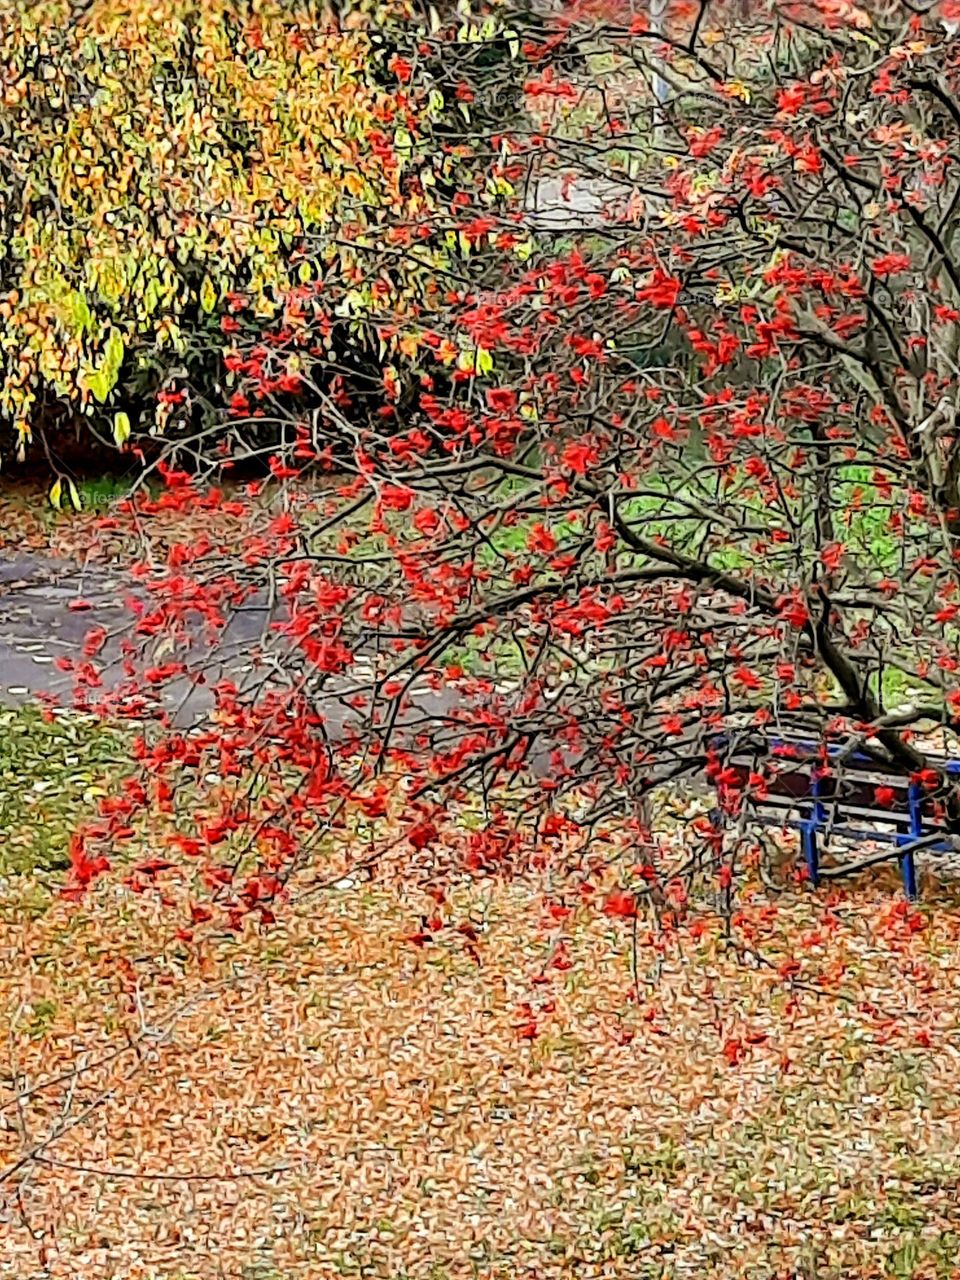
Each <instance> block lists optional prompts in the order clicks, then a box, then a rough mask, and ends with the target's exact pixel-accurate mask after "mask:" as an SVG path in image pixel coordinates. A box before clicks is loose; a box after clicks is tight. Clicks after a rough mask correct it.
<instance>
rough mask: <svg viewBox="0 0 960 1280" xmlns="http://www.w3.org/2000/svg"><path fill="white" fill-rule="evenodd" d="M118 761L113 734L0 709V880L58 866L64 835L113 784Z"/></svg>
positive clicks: (66, 719)
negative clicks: (7, 876) (0, 878)
mask: <svg viewBox="0 0 960 1280" xmlns="http://www.w3.org/2000/svg"><path fill="white" fill-rule="evenodd" d="M125 759H126V760H129V752H127V751H126V750H125V748H124V744H123V741H122V739H121V738H120V736H119V735H118V734H117V733H116V732H114V731H112V730H109V729H107V728H105V727H104V726H102V725H99V724H96V723H94V722H93V721H91V720H89V719H87V718H83V717H80V716H75V715H63V716H57V717H56V718H55V719H54V720H53V721H52V722H51V721H47V720H45V719H44V717H43V714H42V713H41V712H40V711H39V710H38V709H37V708H36V707H21V708H18V709H11V708H8V709H4V710H2V711H0V832H2V835H3V838H2V840H0V874H7V875H9V874H16V873H23V872H30V871H36V870H42V871H57V870H61V869H63V868H64V867H66V866H67V865H68V849H69V843H70V836H71V833H72V832H73V831H75V830H76V828H77V825H78V824H79V823H81V822H82V821H83V820H84V818H86V817H88V816H91V815H92V814H93V813H95V811H96V807H97V802H98V800H99V799H100V797H101V796H103V795H106V794H107V791H108V789H109V788H113V787H115V786H116V782H117V777H118V769H122V767H123V762H124V760H125Z"/></svg>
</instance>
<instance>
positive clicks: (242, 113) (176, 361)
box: [0, 0, 444, 453]
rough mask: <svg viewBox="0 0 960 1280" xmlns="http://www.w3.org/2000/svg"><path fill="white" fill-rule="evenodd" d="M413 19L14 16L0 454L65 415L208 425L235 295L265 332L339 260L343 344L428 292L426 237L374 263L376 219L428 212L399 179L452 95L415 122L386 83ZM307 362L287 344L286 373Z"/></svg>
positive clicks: (4, 39)
mask: <svg viewBox="0 0 960 1280" xmlns="http://www.w3.org/2000/svg"><path fill="white" fill-rule="evenodd" d="M404 13H405V10H404V9H403V7H402V6H400V5H397V6H395V7H393V8H391V6H389V5H384V6H372V7H371V6H363V5H360V6H356V8H355V9H354V10H353V11H352V12H351V14H350V15H349V20H348V21H345V22H340V21H338V20H336V19H335V17H334V15H332V14H331V12H330V11H328V10H325V9H323V8H322V7H319V6H314V5H307V4H304V5H289V4H285V3H273V2H268V3H253V2H251V0H214V2H212V3H210V2H207V0H204V2H203V3H198V2H196V0H161V3H154V2H153V0H121V2H120V3H114V0H109V2H107V0H95V2H94V3H92V4H86V5H83V6H80V9H79V10H77V7H76V6H72V5H71V4H69V3H65V2H63V0H34V2H31V3H24V4H16V5H8V6H5V7H4V12H3V14H2V15H0V51H2V58H0V63H2V67H3V70H2V73H0V75H2V85H0V98H2V102H0V146H2V151H3V155H4V157H5V159H4V182H3V193H2V196H0V218H2V221H0V226H2V236H0V318H2V333H0V420H2V422H3V424H4V438H3V440H2V442H0V447H2V449H3V451H4V452H8V453H9V452H14V451H19V452H21V453H22V452H23V451H24V449H25V448H26V446H27V445H28V444H29V442H30V441H31V439H32V438H33V437H34V436H35V435H36V434H37V433H41V432H42V431H43V430H44V429H45V428H49V427H51V426H52V425H56V424H58V423H59V424H61V425H64V424H65V425H73V424H77V423H82V424H85V425H84V427H83V429H84V430H85V431H86V432H88V433H89V432H93V433H94V435H95V436H99V437H101V438H103V439H106V440H108V441H109V440H110V439H111V438H113V439H114V440H115V442H116V443H117V444H118V445H121V446H122V445H123V444H124V443H125V442H126V441H127V440H128V439H129V437H130V436H131V434H136V433H138V432H139V433H142V434H144V435H146V434H148V433H153V434H158V433H164V432H167V433H168V434H171V435H177V434H179V435H180V436H181V437H182V436H183V435H184V434H189V432H190V431H191V430H193V431H196V430H199V429H201V428H203V427H209V426H210V421H209V413H208V411H209V410H210V409H211V407H212V406H213V405H215V404H218V403H219V402H220V401H221V400H222V398H223V391H224V389H226V390H227V391H228V393H229V387H230V383H231V380H232V377H233V374H232V372H231V370H230V369H229V368H227V369H225V368H224V366H223V363H222V357H223V353H224V350H225V348H226V346H227V345H228V343H229V338H230V332H231V324H232V320H231V317H232V314H233V310H234V307H235V305H236V300H237V298H238V296H239V295H240V294H242V296H243V300H244V305H246V306H249V308H250V309H251V312H252V314H254V315H255V316H256V317H257V320H258V322H259V323H261V324H267V323H269V322H270V321H271V320H273V319H274V318H276V317H279V316H281V315H282V313H283V310H284V305H285V304H284V299H285V298H286V297H287V296H288V295H289V293H290V291H291V289H293V288H295V287H297V286H299V285H302V284H303V283H305V282H308V281H315V280H316V279H317V278H318V277H320V276H322V275H324V274H326V273H329V272H332V273H333V274H335V276H336V278H337V280H338V281H339V283H340V284H341V286H342V288H343V294H342V297H341V299H340V304H339V312H338V317H339V322H340V324H341V325H342V326H343V327H344V329H345V330H346V331H347V332H348V333H349V336H350V340H351V341H352V342H353V343H354V344H355V345H362V343H363V342H364V341H367V340H369V334H368V332H367V331H366V329H365V326H366V325H367V324H368V322H369V319H370V316H371V314H372V313H374V312H376V311H377V310H378V308H379V307H380V304H381V303H382V301H383V299H384V298H385V297H386V298H389V301H390V304H391V307H392V308H393V309H394V310H397V311H399V312H400V313H402V312H403V311H404V310H406V309H407V308H409V306H411V305H412V304H413V303H414V302H415V301H416V300H418V299H419V300H420V301H423V300H424V299H425V298H429V296H430V295H431V293H432V292H433V289H434V275H435V272H436V270H438V269H439V267H440V266H441V265H442V263H441V261H440V260H439V259H438V257H437V254H436V252H435V248H436V246H434V245H427V246H425V247H424V249H423V251H422V252H421V253H420V254H419V256H413V257H406V256H404V257H402V258H401V260H399V261H398V260H397V259H396V256H395V257H394V261H393V270H392V271H391V270H388V269H387V268H386V267H385V266H384V268H383V269H382V270H379V273H378V270H371V265H370V263H369V261H368V260H367V259H368V256H369V252H370V241H371V239H372V238H373V237H374V236H375V235H376V234H377V227H378V226H380V225H382V224H383V223H384V222H385V221H386V220H387V219H388V218H390V219H392V220H393V221H394V222H400V221H410V220H417V219H424V218H426V217H427V215H428V213H429V210H430V208H431V203H430V199H429V192H428V191H427V190H426V189H425V188H424V187H423V186H421V185H420V184H417V183H412V184H411V183H410V182H409V181H408V174H409V173H410V171H415V170H416V169H417V168H418V167H419V166H420V164H421V163H422V155H421V146H422V145H423V141H424V139H423V137H422V136H421V134H420V132H419V129H420V126H421V125H422V126H423V128H424V130H426V131H427V133H428V132H429V128H430V125H431V123H432V121H433V119H434V118H435V117H436V116H437V115H438V114H439V113H440V112H441V111H442V110H443V109H444V104H443V101H442V99H439V100H438V99H437V98H434V99H433V100H431V101H429V102H426V101H425V102H424V103H423V104H422V111H423V119H422V121H418V120H417V119H415V117H414V115H413V114H412V113H411V111H410V109H409V106H408V104H407V102H406V100H405V94H404V87H403V81H404V77H403V76H394V75H393V74H386V69H385V63H386V62H387V61H388V60H389V50H388V49H387V48H386V46H385V45H384V34H383V33H385V32H389V31H390V29H391V26H390V24H391V22H392V21H394V20H399V19H400V18H402V17H403V15H404ZM372 29H374V30H376V31H377V32H378V33H379V34H378V35H377V36H376V40H374V38H373V37H372V34H371V31H372ZM376 41H379V44H378V43H376ZM400 65H401V67H402V64H400ZM378 73H383V74H380V78H379V80H378ZM387 234H388V242H389V233H387ZM441 257H442V255H441ZM379 266H380V264H377V267H378V268H379ZM297 369H298V366H297V364H296V360H295V359H294V358H293V357H292V356H291V359H290V360H288V362H287V366H286V367H285V368H284V370H283V374H282V376H283V377H285V378H287V379H288V380H295V379H296V377H297Z"/></svg>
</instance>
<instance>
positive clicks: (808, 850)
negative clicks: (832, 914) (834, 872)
mask: <svg viewBox="0 0 960 1280" xmlns="http://www.w3.org/2000/svg"><path fill="white" fill-rule="evenodd" d="M800 843H801V847H802V848H803V856H804V859H805V861H806V864H807V873H808V874H809V876H810V883H811V884H812V885H814V886H816V885H818V884H819V883H820V851H819V849H818V848H817V828H816V825H815V824H814V823H812V822H806V823H804V825H803V827H802V828H801V831H800Z"/></svg>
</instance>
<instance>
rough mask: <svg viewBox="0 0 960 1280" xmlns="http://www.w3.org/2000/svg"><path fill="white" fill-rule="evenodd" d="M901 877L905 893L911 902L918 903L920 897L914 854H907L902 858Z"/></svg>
mask: <svg viewBox="0 0 960 1280" xmlns="http://www.w3.org/2000/svg"><path fill="white" fill-rule="evenodd" d="M900 875H901V876H902V878H903V893H904V897H906V898H907V899H908V900H909V901H910V902H916V900H917V898H918V897H919V896H920V895H919V894H918V892H917V864H916V862H915V861H914V855H913V854H912V853H905V854H903V855H902V856H901V858H900Z"/></svg>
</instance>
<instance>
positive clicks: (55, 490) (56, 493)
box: [49, 478, 63, 511]
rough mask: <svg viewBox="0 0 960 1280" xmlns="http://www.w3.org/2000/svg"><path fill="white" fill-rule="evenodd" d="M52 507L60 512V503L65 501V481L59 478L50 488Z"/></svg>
mask: <svg viewBox="0 0 960 1280" xmlns="http://www.w3.org/2000/svg"><path fill="white" fill-rule="evenodd" d="M49 496H50V505H51V507H53V508H54V510H56V511H59V510H60V509H61V508H60V503H61V501H62V500H63V481H62V480H60V479H59V478H57V479H56V480H54V482H53V485H52V486H51V488H50V495H49Z"/></svg>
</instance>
